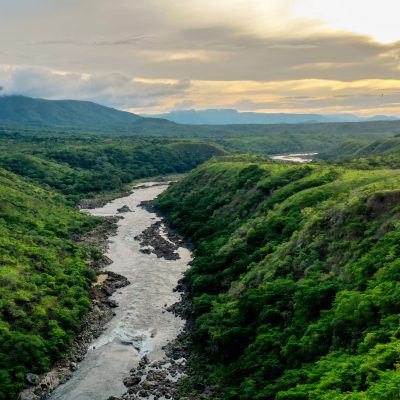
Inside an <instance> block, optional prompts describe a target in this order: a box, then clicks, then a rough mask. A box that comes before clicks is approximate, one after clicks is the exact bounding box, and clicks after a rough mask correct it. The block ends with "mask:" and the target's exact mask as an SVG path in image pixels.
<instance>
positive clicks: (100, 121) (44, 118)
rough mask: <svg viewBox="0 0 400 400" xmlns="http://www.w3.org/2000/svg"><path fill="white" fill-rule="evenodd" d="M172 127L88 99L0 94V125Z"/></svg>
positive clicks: (101, 128) (124, 128) (120, 128)
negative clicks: (57, 98) (36, 97)
mask: <svg viewBox="0 0 400 400" xmlns="http://www.w3.org/2000/svg"><path fill="white" fill-rule="evenodd" d="M152 125H154V126H157V127H163V126H174V125H175V124H174V123H172V122H170V121H167V120H163V119H156V118H144V117H141V116H139V115H135V114H132V113H129V112H125V111H120V110H116V109H114V108H110V107H105V106H102V105H100V104H96V103H93V102H90V101H80V100H44V99H34V98H30V97H25V96H2V97H0V126H3V127H13V128H20V127H23V128H38V129H43V128H49V129H71V128H73V129H77V130H85V129H87V130H90V131H97V130H99V131H107V130H113V131H129V129H131V128H133V127H141V126H146V127H147V126H149V127H150V126H152Z"/></svg>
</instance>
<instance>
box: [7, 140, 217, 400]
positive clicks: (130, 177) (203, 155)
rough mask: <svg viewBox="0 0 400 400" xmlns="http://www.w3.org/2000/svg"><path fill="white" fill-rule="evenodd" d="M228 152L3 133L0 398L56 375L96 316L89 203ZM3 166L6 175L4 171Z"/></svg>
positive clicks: (197, 145) (95, 254) (153, 143)
mask: <svg viewBox="0 0 400 400" xmlns="http://www.w3.org/2000/svg"><path fill="white" fill-rule="evenodd" d="M221 154H224V151H223V150H221V149H220V148H218V147H216V146H213V145H210V144H202V143H198V142H188V141H186V142H182V141H165V140H157V141H154V140H138V139H127V140H118V139H115V140H105V139H96V138H94V139H93V138H90V137H82V136H81V137H79V138H78V137H68V138H63V137H57V136H54V135H50V136H46V135H41V136H39V137H38V136H36V135H31V134H28V135H23V134H17V133H16V134H13V135H3V137H2V140H1V142H0V244H1V245H0V399H1V400H11V399H14V398H15V397H16V395H17V393H18V391H19V390H21V388H23V387H24V386H25V384H26V379H25V376H26V374H27V373H41V372H44V371H48V370H49V369H50V367H51V366H52V364H53V363H54V361H55V360H57V359H59V358H60V357H61V356H62V354H63V353H64V352H65V350H66V349H67V348H68V347H69V346H70V345H71V343H72V341H73V339H74V336H75V334H76V333H77V332H78V330H79V327H80V321H81V319H82V317H83V315H85V313H86V312H87V311H88V310H89V308H90V305H91V303H90V300H89V288H90V285H91V283H92V281H93V279H94V276H95V274H94V272H93V271H92V270H91V269H89V268H88V266H87V261H88V260H91V259H94V258H96V257H98V256H99V249H96V248H95V247H93V246H91V245H86V244H85V243H81V242H80V241H79V238H80V237H81V236H82V235H84V234H85V233H87V232H89V231H92V230H93V228H94V227H95V226H97V224H98V223H99V222H100V220H99V219H97V218H94V217H90V216H88V215H86V214H83V213H80V212H79V211H78V210H77V209H76V207H75V205H76V202H77V201H79V200H81V199H82V198H87V197H90V196H94V195H98V194H100V193H108V192H110V191H111V192H112V191H115V190H121V189H124V188H125V187H128V186H127V184H128V183H130V182H132V181H134V180H135V179H139V178H144V177H153V176H159V175H166V174H171V173H182V172H186V171H188V170H190V169H192V168H194V167H195V166H197V165H198V164H200V163H202V162H203V161H205V160H206V159H209V158H211V157H213V156H215V155H221ZM1 167H2V168H1Z"/></svg>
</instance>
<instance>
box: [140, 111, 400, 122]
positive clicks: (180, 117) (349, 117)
mask: <svg viewBox="0 0 400 400" xmlns="http://www.w3.org/2000/svg"><path fill="white" fill-rule="evenodd" d="M143 116H144V117H153V118H163V119H167V120H169V121H172V122H175V123H178V124H187V125H232V124H234V125H236V124H243V125H245V124H260V125H261V124H312V123H331V122H367V121H392V120H398V119H399V118H398V117H395V116H387V115H376V116H373V117H359V116H356V115H353V114H332V115H322V114H287V113H271V114H267V113H257V112H239V111H237V110H234V109H207V110H180V111H171V112H169V113H166V114H157V115H143Z"/></svg>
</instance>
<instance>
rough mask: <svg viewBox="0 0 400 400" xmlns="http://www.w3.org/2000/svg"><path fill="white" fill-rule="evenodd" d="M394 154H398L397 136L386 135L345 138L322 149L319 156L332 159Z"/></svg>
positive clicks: (399, 143) (399, 152) (398, 139)
mask: <svg viewBox="0 0 400 400" xmlns="http://www.w3.org/2000/svg"><path fill="white" fill-rule="evenodd" d="M394 154H400V137H399V136H392V137H386V138H381V139H379V140H371V139H370V140H357V139H353V140H347V141H346V142H344V143H340V144H337V145H336V146H332V147H330V148H328V149H326V150H325V151H322V152H321V154H320V157H321V158H323V159H326V160H332V159H343V158H357V157H373V156H385V155H394Z"/></svg>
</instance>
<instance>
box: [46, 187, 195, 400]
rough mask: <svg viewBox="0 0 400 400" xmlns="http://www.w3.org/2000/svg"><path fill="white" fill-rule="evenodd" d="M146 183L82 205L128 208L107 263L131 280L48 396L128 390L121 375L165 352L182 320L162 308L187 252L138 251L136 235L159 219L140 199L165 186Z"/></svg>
mask: <svg viewBox="0 0 400 400" xmlns="http://www.w3.org/2000/svg"><path fill="white" fill-rule="evenodd" d="M145 186H146V187H145V188H134V191H133V192H132V193H131V194H130V195H129V196H127V197H123V198H119V199H116V200H113V201H111V202H109V203H107V204H106V205H105V206H104V207H101V208H97V209H92V210H86V211H87V212H90V213H91V214H93V215H98V216H111V215H119V214H118V212H117V209H118V208H120V207H122V206H124V205H127V206H128V207H129V208H130V209H131V210H132V211H131V212H127V213H124V214H121V215H122V216H123V217H124V218H123V219H121V220H120V221H119V222H118V231H117V235H116V236H112V237H111V238H110V246H109V250H108V253H107V256H108V257H109V258H110V259H111V260H112V261H113V264H111V265H109V266H108V267H107V269H108V270H110V271H114V272H116V273H118V274H120V275H123V276H125V277H127V278H128V279H129V281H130V282H131V284H130V285H129V286H127V287H124V288H121V289H118V291H117V292H116V293H114V294H113V296H112V299H113V300H115V301H116V302H117V303H118V305H119V307H117V308H116V309H115V313H116V316H115V317H114V318H113V319H112V320H111V321H110V322H109V323H108V325H107V326H106V330H105V331H104V332H103V333H102V335H101V336H100V337H98V338H97V339H96V340H95V342H93V343H92V345H91V347H90V348H89V351H88V353H87V355H86V357H85V359H84V360H83V361H82V362H81V363H79V365H78V369H77V371H75V372H74V374H73V376H72V378H71V379H70V380H69V381H68V382H66V383H65V384H63V385H61V386H59V387H58V388H57V389H56V390H55V391H54V392H53V393H52V395H51V397H50V399H51V400H106V399H107V398H108V397H109V396H112V395H113V396H119V395H121V394H123V393H125V392H126V388H125V386H124V385H123V382H122V381H123V379H124V377H126V376H128V372H129V370H130V369H132V368H134V367H136V366H137V365H138V362H139V360H140V358H141V357H142V356H144V355H147V356H148V357H149V359H150V361H156V360H159V359H161V358H162V357H163V355H164V352H163V351H162V347H163V346H164V345H165V344H167V343H168V342H169V341H172V340H174V339H175V338H176V337H177V335H178V334H179V332H180V331H181V329H182V328H183V325H184V322H183V320H181V319H180V318H179V317H176V316H175V315H173V314H172V313H170V312H167V311H165V308H166V305H167V306H170V305H171V304H174V303H175V302H177V301H178V300H179V297H180V295H179V294H178V293H175V292H173V289H174V288H175V286H176V285H177V282H178V280H179V279H180V278H181V277H182V274H183V272H184V271H185V270H186V268H187V267H188V263H189V261H190V259H191V255H190V252H189V250H188V249H186V248H179V249H178V253H179V255H180V259H179V260H173V261H169V260H165V259H164V258H157V256H156V255H154V254H143V253H142V252H140V244H139V242H138V241H136V240H135V239H134V237H135V236H136V235H139V234H140V233H142V231H143V230H144V229H146V228H147V227H149V226H150V225H152V224H153V223H154V222H156V221H158V220H159V218H158V217H157V216H156V215H155V214H152V213H150V212H148V211H146V210H144V209H143V208H141V207H139V204H140V202H142V201H144V200H152V199H154V198H155V197H157V196H158V195H159V194H160V193H161V192H162V191H164V190H165V189H166V188H167V185H162V186H160V185H154V183H151V182H149V183H146V184H145Z"/></svg>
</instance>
